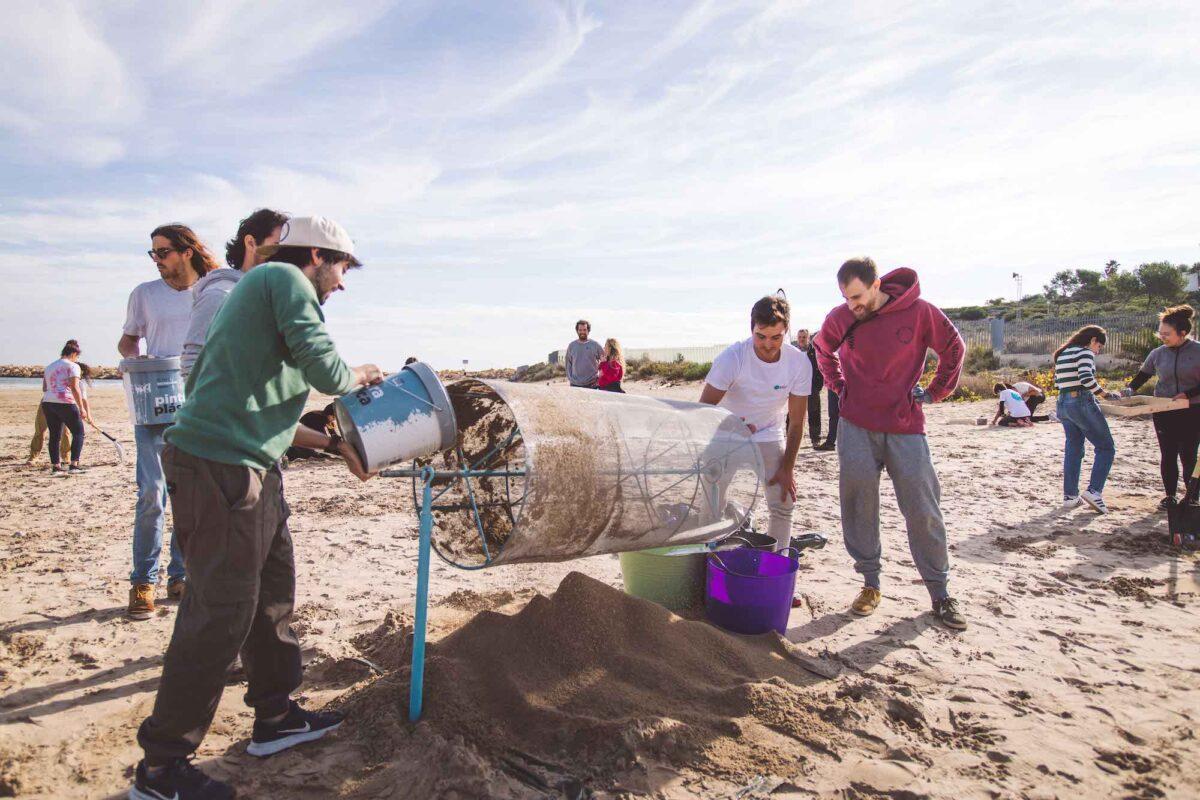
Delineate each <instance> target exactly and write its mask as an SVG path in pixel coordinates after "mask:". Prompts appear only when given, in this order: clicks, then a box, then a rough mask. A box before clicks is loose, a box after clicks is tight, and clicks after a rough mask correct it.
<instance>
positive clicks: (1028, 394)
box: [1006, 381, 1057, 422]
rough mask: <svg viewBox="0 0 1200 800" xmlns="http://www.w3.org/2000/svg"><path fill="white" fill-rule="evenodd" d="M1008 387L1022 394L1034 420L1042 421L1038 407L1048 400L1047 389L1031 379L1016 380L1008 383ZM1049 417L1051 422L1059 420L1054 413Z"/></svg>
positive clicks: (1022, 398)
mask: <svg viewBox="0 0 1200 800" xmlns="http://www.w3.org/2000/svg"><path fill="white" fill-rule="evenodd" d="M1006 387H1007V388H1009V389H1012V390H1014V391H1015V392H1016V393H1017V394H1019V395H1020V396H1021V400H1022V401H1024V403H1025V406H1026V407H1027V408H1028V409H1029V416H1030V418H1031V419H1032V420H1033V421H1034V422H1040V421H1041V420H1039V419H1038V418H1037V416H1036V415H1037V408H1038V406H1040V405H1041V404H1042V403H1044V402H1046V392H1045V390H1043V389H1042V387H1040V386H1038V385H1036V384H1033V383H1030V382H1029V381H1016V382H1014V383H1012V384H1011V385H1009V384H1006ZM1047 419H1049V420H1050V421H1051V422H1055V421H1057V420H1055V419H1054V418H1053V415H1051V416H1048V417H1047Z"/></svg>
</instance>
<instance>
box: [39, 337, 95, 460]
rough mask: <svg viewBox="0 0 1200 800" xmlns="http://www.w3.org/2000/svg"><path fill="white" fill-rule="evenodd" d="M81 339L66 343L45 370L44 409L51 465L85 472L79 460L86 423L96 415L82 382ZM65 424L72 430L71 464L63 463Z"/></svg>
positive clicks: (43, 386)
mask: <svg viewBox="0 0 1200 800" xmlns="http://www.w3.org/2000/svg"><path fill="white" fill-rule="evenodd" d="M79 352H80V351H79V342H77V341H75V340H74V339H70V340H68V341H67V343H66V344H65V345H63V349H62V352H61V354H60V357H59V359H58V360H57V361H54V362H52V363H50V364H49V365H47V366H46V369H45V370H43V372H42V392H43V394H42V413H43V414H44V415H45V417H46V427H47V428H48V430H49V432H50V442H49V447H48V449H49V451H50V469H51V470H52V471H53V472H69V473H76V472H85V471H86V470H84V468H83V467H82V466H80V464H79V457H80V455H81V454H82V453H83V423H84V422H85V421H88V422H90V421H91V419H92V414H91V409H90V408H89V406H88V399H87V395H86V394H85V393H84V390H83V388H82V384H81V378H82V377H83V370H82V369H81V368H80V366H79V363H78V362H79ZM63 428H66V429H68V430H69V431H70V432H71V464H70V466H69V467H64V466H62V461H61V447H62V438H63Z"/></svg>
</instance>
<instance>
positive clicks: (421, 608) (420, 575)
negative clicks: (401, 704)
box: [408, 467, 433, 722]
mask: <svg viewBox="0 0 1200 800" xmlns="http://www.w3.org/2000/svg"><path fill="white" fill-rule="evenodd" d="M421 479H422V480H423V481H424V482H425V487H424V489H423V490H422V497H421V524H420V530H421V535H420V543H419V545H418V546H417V612H416V616H415V619H414V620H413V654H412V680H411V682H410V683H409V687H408V721H409V722H416V721H417V720H419V719H420V718H421V698H422V694H423V693H424V689H425V628H426V622H427V621H426V614H427V613H428V611H429V543H430V539H431V538H432V537H433V508H432V506H433V468H432V467H426V468H425V469H423V470H421Z"/></svg>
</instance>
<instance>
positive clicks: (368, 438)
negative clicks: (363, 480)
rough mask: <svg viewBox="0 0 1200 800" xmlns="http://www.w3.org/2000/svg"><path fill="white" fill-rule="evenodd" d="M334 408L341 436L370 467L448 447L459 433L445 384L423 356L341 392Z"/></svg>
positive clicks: (367, 466)
mask: <svg viewBox="0 0 1200 800" xmlns="http://www.w3.org/2000/svg"><path fill="white" fill-rule="evenodd" d="M334 408H335V410H336V411H337V420H338V427H339V428H341V430H342V436H344V437H345V438H346V441H347V442H349V443H350V444H351V445H352V446H353V447H354V449H355V450H357V451H358V456H359V458H360V459H362V462H363V465H364V466H366V468H367V469H368V470H369V471H371V472H375V471H376V470H380V469H383V468H384V467H387V466H390V465H392V464H396V463H398V462H401V461H410V460H412V459H414V458H422V457H424V456H429V455H433V454H434V453H438V452H440V451H442V450H447V449H449V448H451V447H453V446H454V443H455V440H456V439H457V436H458V429H457V427H456V424H455V421H454V409H453V408H452V407H451V405H450V397H449V395H447V394H446V388H445V387H444V386H442V382H441V381H440V380H438V376H437V373H436V372H434V371H433V370H432V369H430V368H429V366H428V365H426V364H422V363H421V362H419V361H418V362H416V363H413V364H409V365H408V366H406V367H405V368H404V369H402V370H400V371H399V372H397V373H396V374H394V375H389V376H388V377H387V378H385V379H384V381H383V383H380V384H377V385H375V386H366V387H363V388H362V389H358V390H357V391H354V392H351V393H350V394H348V395H346V396H345V397H342V398H339V399H338V400H337V402H336V403H335V404H334Z"/></svg>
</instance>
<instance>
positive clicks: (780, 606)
mask: <svg viewBox="0 0 1200 800" xmlns="http://www.w3.org/2000/svg"><path fill="white" fill-rule="evenodd" d="M784 553H787V551H786V550H785V551H784ZM798 566H799V560H798V559H797V558H796V557H793V556H789V555H783V554H780V553H770V552H766V551H763V550H753V549H750V548H740V549H737V550H729V551H726V552H723V553H713V554H711V555H709V557H708V568H707V579H706V581H705V583H706V585H705V592H704V616H706V617H707V618H708V621H709V622H711V623H713V624H714V625H718V626H720V627H722V628H724V629H725V630H727V631H733V632H734V633H746V634H757V633H766V632H767V631H778V632H779V633H780V634H783V633H784V632H785V631H787V624H788V615H790V614H791V612H792V594H793V593H794V592H795V589H796V570H797V569H798Z"/></svg>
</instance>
